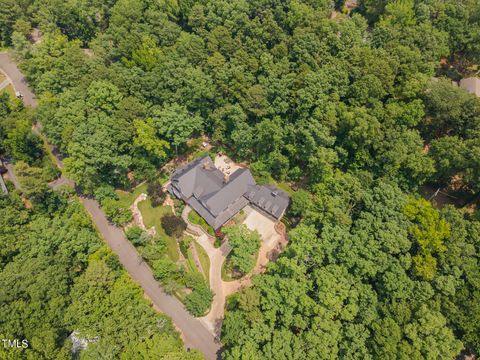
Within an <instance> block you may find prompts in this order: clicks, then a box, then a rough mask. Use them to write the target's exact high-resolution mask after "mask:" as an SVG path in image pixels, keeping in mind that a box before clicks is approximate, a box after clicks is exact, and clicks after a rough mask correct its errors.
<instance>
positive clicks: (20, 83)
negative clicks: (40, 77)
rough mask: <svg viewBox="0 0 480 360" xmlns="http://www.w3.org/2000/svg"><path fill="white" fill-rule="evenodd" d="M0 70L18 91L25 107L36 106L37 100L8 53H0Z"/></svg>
mask: <svg viewBox="0 0 480 360" xmlns="http://www.w3.org/2000/svg"><path fill="white" fill-rule="evenodd" d="M0 69H1V70H2V72H3V73H4V74H5V75H6V76H7V78H8V79H9V80H10V82H11V83H12V84H13V87H14V88H15V91H20V92H21V93H22V94H23V102H24V103H25V105H29V106H32V107H35V106H37V98H36V97H35V95H34V94H33V93H32V91H31V90H30V89H29V88H28V85H27V81H26V80H25V77H24V76H23V74H22V73H21V72H20V71H19V70H18V68H17V65H15V63H14V62H13V60H12V58H11V56H10V54H9V53H5V52H3V53H0Z"/></svg>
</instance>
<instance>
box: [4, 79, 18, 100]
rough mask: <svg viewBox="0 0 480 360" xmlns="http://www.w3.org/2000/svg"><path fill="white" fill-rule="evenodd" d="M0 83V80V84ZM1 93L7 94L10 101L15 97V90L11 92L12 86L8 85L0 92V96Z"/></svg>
mask: <svg viewBox="0 0 480 360" xmlns="http://www.w3.org/2000/svg"><path fill="white" fill-rule="evenodd" d="M1 81H2V80H0V82H1ZM3 93H7V94H8V95H10V100H12V101H13V100H15V98H16V97H17V96H16V95H15V90H13V86H12V84H8V85H7V87H5V88H3V89H2V90H0V94H3Z"/></svg>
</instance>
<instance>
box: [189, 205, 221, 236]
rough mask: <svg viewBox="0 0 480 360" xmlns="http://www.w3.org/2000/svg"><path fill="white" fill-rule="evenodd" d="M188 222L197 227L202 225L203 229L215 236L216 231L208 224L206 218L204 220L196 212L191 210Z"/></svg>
mask: <svg viewBox="0 0 480 360" xmlns="http://www.w3.org/2000/svg"><path fill="white" fill-rule="evenodd" d="M188 220H189V221H190V222H191V223H192V224H195V225H200V226H201V227H203V229H204V230H205V231H206V232H207V233H209V234H210V235H212V236H215V230H213V228H212V227H211V226H210V225H208V224H207V222H206V221H205V219H204V218H202V217H201V216H200V215H199V214H198V213H197V212H196V211H195V210H191V211H190V212H189V213H188Z"/></svg>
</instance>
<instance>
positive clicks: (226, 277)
mask: <svg viewBox="0 0 480 360" xmlns="http://www.w3.org/2000/svg"><path fill="white" fill-rule="evenodd" d="M228 267H229V264H228V259H225V261H224V262H223V264H222V280H223V281H233V280H236V279H235V278H234V277H233V276H232V271H231V270H230V269H228Z"/></svg>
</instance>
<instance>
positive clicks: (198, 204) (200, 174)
mask: <svg viewBox="0 0 480 360" xmlns="http://www.w3.org/2000/svg"><path fill="white" fill-rule="evenodd" d="M169 191H170V192H171V193H172V194H173V195H175V196H177V197H178V198H181V199H183V200H185V201H186V203H187V204H189V205H190V206H191V207H192V208H193V209H194V210H195V211H197V212H198V213H199V214H200V215H201V216H202V217H203V218H204V219H205V221H206V222H207V223H208V224H210V225H211V226H212V227H213V228H214V229H218V228H219V227H221V226H222V225H223V224H224V223H225V222H227V221H228V220H229V219H230V218H231V217H233V216H234V215H235V214H236V213H238V212H239V211H240V210H241V209H242V208H243V207H245V206H246V205H248V204H249V203H251V204H252V205H255V206H256V207H258V208H259V209H261V210H263V211H264V212H266V213H267V214H269V215H271V216H273V217H275V218H276V219H279V218H280V217H281V216H282V215H283V213H284V212H285V209H286V208H287V206H288V204H289V197H288V195H287V194H286V193H284V192H283V191H280V190H278V189H277V188H276V187H274V186H271V185H267V186H263V185H256V183H255V179H254V178H253V176H252V173H251V172H250V170H248V169H246V168H241V169H238V170H236V171H235V172H233V173H232V174H231V175H230V176H228V175H226V174H224V173H222V172H221V171H220V170H218V169H217V168H216V167H215V164H214V162H213V161H212V159H211V158H210V157H209V156H204V157H202V158H198V159H196V160H194V161H192V162H190V163H189V164H187V165H186V166H184V167H182V168H179V169H178V170H177V171H175V172H174V173H173V175H172V177H171V184H170V186H169Z"/></svg>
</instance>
